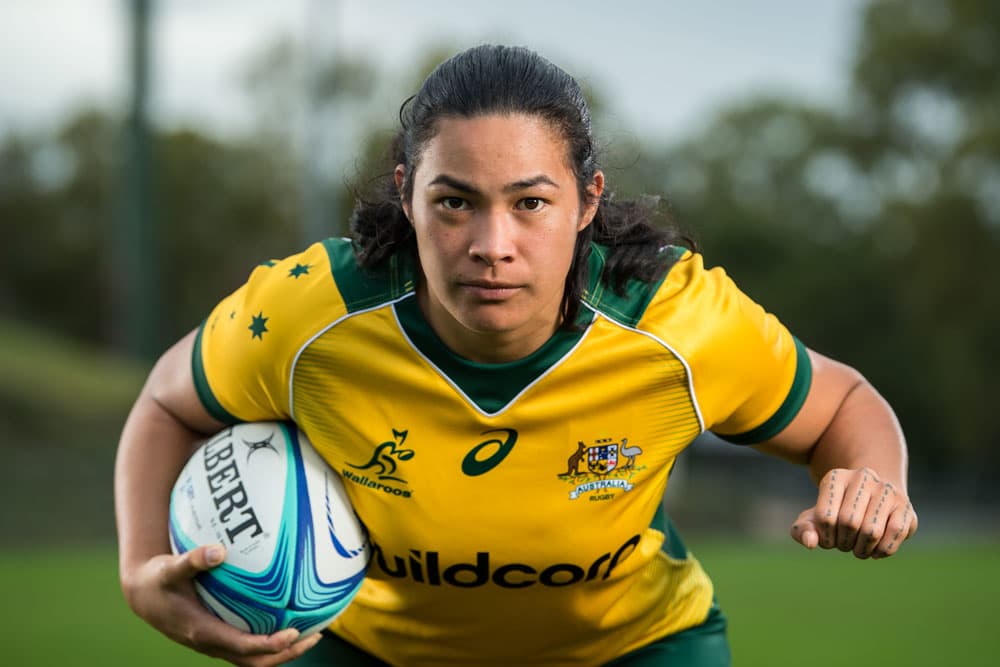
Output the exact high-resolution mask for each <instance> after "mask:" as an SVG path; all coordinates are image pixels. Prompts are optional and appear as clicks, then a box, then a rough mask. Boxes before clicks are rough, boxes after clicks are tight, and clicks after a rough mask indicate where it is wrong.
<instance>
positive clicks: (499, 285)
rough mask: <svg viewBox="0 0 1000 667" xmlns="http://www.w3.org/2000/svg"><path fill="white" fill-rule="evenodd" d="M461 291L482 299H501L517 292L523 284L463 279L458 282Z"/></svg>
mask: <svg viewBox="0 0 1000 667" xmlns="http://www.w3.org/2000/svg"><path fill="white" fill-rule="evenodd" d="M459 287H460V288H461V289H462V291H464V292H466V293H468V294H470V295H471V296H473V297H475V298H477V299H480V300H482V301H503V300H504V299H508V298H510V297H511V296H513V295H514V294H515V293H517V291H518V290H520V289H521V288H522V287H524V286H523V285H518V284H514V283H506V282H497V281H493V280H464V281H461V282H460V283H459Z"/></svg>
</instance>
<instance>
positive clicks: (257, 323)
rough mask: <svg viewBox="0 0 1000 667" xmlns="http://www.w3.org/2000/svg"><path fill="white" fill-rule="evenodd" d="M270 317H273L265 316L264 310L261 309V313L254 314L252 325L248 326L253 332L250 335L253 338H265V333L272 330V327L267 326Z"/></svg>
mask: <svg viewBox="0 0 1000 667" xmlns="http://www.w3.org/2000/svg"><path fill="white" fill-rule="evenodd" d="M269 319H271V318H270V317H264V311H263V310H262V311H260V314H259V315H254V316H253V320H251V322H250V326H248V327H247V329H249V330H250V331H252V332H253V335H252V336H250V337H251V338H260V339H261V340H264V334H265V333H267V332H268V331H270V329H268V328H267V321H268V320H269Z"/></svg>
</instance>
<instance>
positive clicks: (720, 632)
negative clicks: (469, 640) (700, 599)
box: [289, 604, 731, 667]
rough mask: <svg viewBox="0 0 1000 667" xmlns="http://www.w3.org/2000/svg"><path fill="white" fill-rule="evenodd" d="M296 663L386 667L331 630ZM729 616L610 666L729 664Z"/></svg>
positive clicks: (715, 610) (715, 612) (714, 617)
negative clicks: (727, 628)
mask: <svg viewBox="0 0 1000 667" xmlns="http://www.w3.org/2000/svg"><path fill="white" fill-rule="evenodd" d="M289 664H291V665H295V666H296V667H333V666H336V667H386V663H384V662H382V661H381V660H379V659H378V658H376V657H375V656H373V655H370V654H368V653H365V652H364V651H362V650H361V649H359V648H357V647H356V646H353V645H352V644H349V643H348V642H346V641H344V640H343V639H341V638H340V637H338V636H337V635H335V634H333V633H332V632H330V631H329V630H324V631H323V640H322V641H321V642H320V643H319V644H317V645H316V647H315V648H313V649H311V650H310V651H309V652H308V653H306V654H305V655H304V656H302V657H301V658H299V659H298V660H295V661H293V662H291V663H289ZM730 664H731V659H730V655H729V641H728V640H727V639H726V617H725V616H724V615H723V614H722V612H721V611H720V610H719V607H718V606H717V605H715V604H713V605H712V609H711V610H710V611H709V613H708V618H706V619H705V622H704V623H702V624H701V625H697V626H695V627H693V628H689V629H687V630H685V631H683V632H678V633H677V634H676V635H669V636H667V637H664V638H663V639H660V640H659V641H655V642H653V643H652V644H647V645H646V646H643V647H642V648H640V649H636V650H635V651H632V652H631V653H627V654H625V655H623V656H621V657H619V658H615V659H614V660H612V661H611V662H609V663H607V665H606V667H666V666H670V667H676V666H678V665H679V666H681V667H729V665H730Z"/></svg>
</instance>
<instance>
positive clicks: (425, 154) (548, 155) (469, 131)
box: [415, 114, 574, 186]
mask: <svg viewBox="0 0 1000 667" xmlns="http://www.w3.org/2000/svg"><path fill="white" fill-rule="evenodd" d="M435 129H436V130H437V131H436V132H435V134H434V136H433V137H431V139H430V140H428V141H427V143H426V144H425V145H424V149H423V151H422V153H421V156H420V161H419V163H418V165H417V173H416V177H415V181H416V183H417V185H418V186H419V184H420V182H424V183H426V182H428V181H430V180H432V179H434V178H435V177H436V176H438V175H441V174H442V173H444V174H448V175H452V176H456V177H461V178H462V179H463V180H468V181H474V182H477V183H491V182H494V181H495V182H498V183H500V182H502V183H507V182H512V181H516V180H520V179H523V178H525V177H533V176H537V175H539V174H544V175H546V176H548V177H549V178H550V179H552V180H553V181H556V182H560V181H565V180H573V179H574V176H573V173H572V170H571V169H570V166H569V162H568V156H569V151H568V146H567V143H566V140H565V139H564V138H563V135H562V133H561V132H560V131H559V129H558V128H557V127H556V126H555V125H554V124H553V123H551V122H549V121H548V120H546V119H544V118H541V117H538V116H531V115H526V114H490V115H484V116H474V117H471V118H466V117H454V116H448V117H445V118H441V119H439V120H438V122H437V124H436V128H435Z"/></svg>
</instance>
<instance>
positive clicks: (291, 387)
mask: <svg viewBox="0 0 1000 667" xmlns="http://www.w3.org/2000/svg"><path fill="white" fill-rule="evenodd" d="M412 295H413V292H409V293H407V294H404V295H403V296H400V297H397V298H395V299H392V300H390V301H383V302H382V303H380V304H377V305H374V306H372V307H371V308H365V309H363V310H356V311H354V312H353V313H345V314H344V315H341V316H340V317H338V318H337V319H335V320H334V321H333V322H331V323H330V324H328V325H326V326H325V327H323V328H322V329H320V330H319V331H317V332H316V333H315V334H313V336H311V337H310V338H309V340H307V341H306V342H305V343H303V344H302V347H300V348H299V351H298V352H296V353H295V357H294V358H293V359H292V370H291V371H290V372H289V373H288V413H289V415H290V416H291V418H292V421H296V420H295V368H296V367H297V366H298V365H299V357H301V356H302V353H303V352H305V351H306V348H307V347H309V346H310V345H312V344H313V341H315V340H316V339H317V338H319V337H320V336H322V335H323V334H325V333H326V332H327V331H329V330H330V329H332V328H334V327H335V326H337V325H338V324H340V323H341V322H343V321H344V320H347V319H350V318H352V317H354V316H355V315H364V314H365V313H370V312H372V311H373V310H378V309H379V308H385V307H386V306H391V305H393V304H394V303H396V302H397V301H402V300H403V299H405V298H406V297H408V296H412ZM395 312H396V311H395V310H393V314H395ZM397 322H398V320H397Z"/></svg>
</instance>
